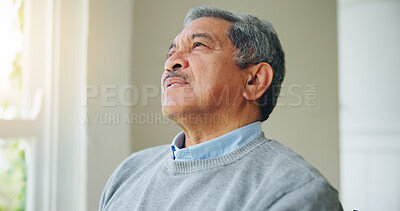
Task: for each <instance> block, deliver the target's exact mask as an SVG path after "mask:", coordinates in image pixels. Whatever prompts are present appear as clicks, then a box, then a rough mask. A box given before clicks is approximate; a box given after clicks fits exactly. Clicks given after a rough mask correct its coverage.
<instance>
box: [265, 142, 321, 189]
mask: <svg viewBox="0 0 400 211" xmlns="http://www.w3.org/2000/svg"><path fill="white" fill-rule="evenodd" d="M266 140H267V139H266ZM261 151H262V152H261V154H263V156H264V160H265V162H266V163H268V164H267V165H268V166H270V168H272V169H274V170H276V172H280V173H281V174H283V175H288V176H289V177H295V178H297V179H300V180H301V179H303V180H304V182H307V181H311V180H321V181H326V179H325V177H324V176H323V175H322V174H321V173H320V172H319V171H318V170H317V169H316V168H315V167H314V166H312V165H311V164H310V163H308V162H307V161H306V160H305V159H304V158H303V157H302V156H301V155H299V154H298V153H296V152H295V151H293V150H292V149H290V148H289V147H287V146H285V145H283V144H281V143H279V142H278V141H276V140H267V141H266V143H265V144H264V145H263V147H262V149H261ZM281 176H282V175H281Z"/></svg>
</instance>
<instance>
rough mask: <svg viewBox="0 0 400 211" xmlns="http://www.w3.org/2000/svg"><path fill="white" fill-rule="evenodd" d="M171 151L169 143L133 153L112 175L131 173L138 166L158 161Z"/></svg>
mask: <svg viewBox="0 0 400 211" xmlns="http://www.w3.org/2000/svg"><path fill="white" fill-rule="evenodd" d="M168 152H169V145H161V146H156V147H151V148H147V149H144V150H140V151H138V152H135V153H133V154H131V155H130V156H129V157H128V158H126V159H125V160H124V161H123V162H122V163H121V164H120V165H119V166H118V167H117V169H116V170H115V171H114V173H113V175H112V176H111V177H116V176H119V177H121V176H124V175H125V174H131V173H132V172H134V171H136V170H137V169H138V168H141V167H142V166H144V165H145V164H147V163H156V162H159V161H160V160H162V158H164V157H165V155H166V154H167V153H168Z"/></svg>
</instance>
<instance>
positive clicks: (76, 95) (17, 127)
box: [0, 0, 88, 211]
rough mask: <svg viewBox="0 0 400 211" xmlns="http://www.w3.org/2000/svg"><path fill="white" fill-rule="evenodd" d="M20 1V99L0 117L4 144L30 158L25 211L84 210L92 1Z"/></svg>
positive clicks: (0, 134)
mask: <svg viewBox="0 0 400 211" xmlns="http://www.w3.org/2000/svg"><path fill="white" fill-rule="evenodd" d="M9 1H11V2H12V1H13V0H9ZM15 1H16V2H19V1H18V0H15ZM20 2H22V0H21V1H20ZM23 3H24V4H23V6H24V7H23V10H22V11H23V16H21V17H23V21H24V22H23V27H22V29H23V32H24V36H23V43H24V45H23V57H21V58H22V59H21V67H22V68H21V70H22V74H21V98H20V100H19V101H18V102H17V104H18V103H20V104H19V105H21V106H20V107H18V106H17V107H16V109H11V110H6V109H4V108H3V110H2V112H3V117H4V115H5V117H6V118H1V120H0V138H1V140H2V142H0V144H1V143H6V142H7V146H8V145H9V144H10V143H12V142H11V141H14V140H18V144H17V145H15V144H14V143H13V144H11V145H10V146H9V147H14V148H17V149H18V150H24V152H27V153H25V155H28V156H25V157H29V159H28V165H27V166H28V168H27V170H26V172H27V181H26V185H27V186H26V201H25V204H26V205H25V208H26V210H44V211H46V210H84V209H85V201H86V200H85V199H86V184H85V183H86V171H85V167H86V166H85V165H86V160H85V159H86V154H85V153H86V138H85V126H84V124H81V122H82V121H81V118H82V117H83V116H84V113H85V108H84V107H83V106H82V105H84V103H83V102H82V101H83V99H85V95H84V94H85V93H84V92H83V91H82V90H84V87H85V80H86V78H85V77H86V47H85V46H86V39H87V33H86V30H87V22H86V21H87V4H88V2H87V1H61V0H23ZM2 4H4V1H2ZM2 49H3V48H2ZM1 74H3V73H1ZM2 90H3V89H2ZM13 95H15V94H13ZM12 113H14V114H15V115H14V116H13V117H12V118H9V117H8V116H7V115H9V116H10V115H11V114H12ZM11 116H12V115H11ZM17 117H19V118H17ZM21 137H22V138H23V139H21ZM21 140H25V141H24V142H22V141H21ZM15 143H16V142H15ZM25 149H27V150H25ZM2 166H3V165H2Z"/></svg>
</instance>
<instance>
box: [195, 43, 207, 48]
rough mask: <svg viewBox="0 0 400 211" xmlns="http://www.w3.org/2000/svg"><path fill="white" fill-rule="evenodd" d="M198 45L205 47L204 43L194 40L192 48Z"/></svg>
mask: <svg viewBox="0 0 400 211" xmlns="http://www.w3.org/2000/svg"><path fill="white" fill-rule="evenodd" d="M199 46H204V47H207V46H206V45H204V44H203V43H201V42H195V43H194V44H193V48H196V47H199Z"/></svg>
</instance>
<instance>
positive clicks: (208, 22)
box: [173, 17, 232, 44]
mask: <svg viewBox="0 0 400 211" xmlns="http://www.w3.org/2000/svg"><path fill="white" fill-rule="evenodd" d="M231 25H232V23H231V22H229V21H226V20H223V19H220V18H212V17H203V18H199V19H196V20H194V21H192V22H190V23H189V24H188V25H187V26H186V27H185V28H184V29H183V30H182V31H181V33H179V34H178V35H177V36H176V37H175V39H174V42H173V44H175V43H177V42H179V40H181V39H184V40H191V39H194V38H195V37H202V38H207V36H193V35H196V34H202V35H208V36H210V37H209V38H210V39H215V40H216V41H222V42H223V41H225V42H226V41H229V38H228V36H227V32H228V28H229V27H230V26H231Z"/></svg>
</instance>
